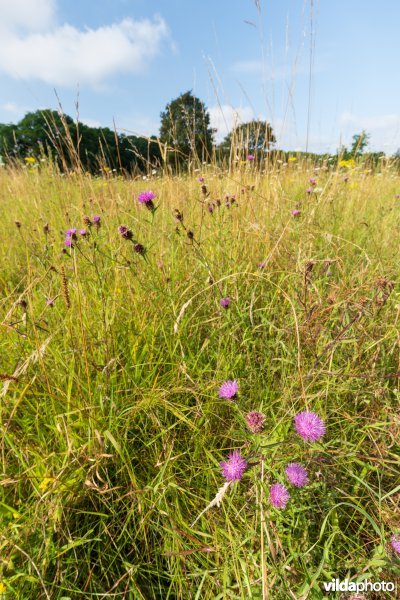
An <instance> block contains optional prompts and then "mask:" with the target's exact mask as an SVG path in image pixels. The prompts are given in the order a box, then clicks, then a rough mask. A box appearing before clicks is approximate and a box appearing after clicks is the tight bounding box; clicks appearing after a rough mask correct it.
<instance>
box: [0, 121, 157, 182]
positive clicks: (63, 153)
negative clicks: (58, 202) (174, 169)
mask: <svg viewBox="0 0 400 600" xmlns="http://www.w3.org/2000/svg"><path fill="white" fill-rule="evenodd" d="M0 155H2V156H3V157H7V156H9V157H14V158H26V157H28V156H33V157H37V158H38V157H43V156H51V157H52V158H53V159H54V160H55V161H56V162H57V164H58V165H59V166H60V168H72V167H74V166H75V165H77V164H78V162H79V164H80V166H81V167H82V168H83V169H84V170H86V171H90V172H95V171H98V170H99V168H100V167H101V166H108V167H109V168H115V169H122V170H124V171H128V172H132V171H134V170H135V169H136V170H146V169H147V168H148V166H150V165H154V166H156V165H158V164H160V162H161V152H160V148H159V145H158V142H157V139H156V138H150V139H147V138H142V137H137V136H130V135H125V134H121V133H119V134H117V133H116V132H115V131H113V130H111V129H109V128H108V127H89V126H88V125H85V124H84V123H80V122H78V123H76V122H75V121H74V120H73V119H72V118H71V117H69V116H68V115H60V114H59V113H58V112H57V111H53V110H49V109H46V110H38V111H36V112H30V113H27V114H26V115H25V116H24V117H23V119H21V120H20V121H19V122H18V123H17V124H16V125H14V124H9V125H1V124H0Z"/></svg>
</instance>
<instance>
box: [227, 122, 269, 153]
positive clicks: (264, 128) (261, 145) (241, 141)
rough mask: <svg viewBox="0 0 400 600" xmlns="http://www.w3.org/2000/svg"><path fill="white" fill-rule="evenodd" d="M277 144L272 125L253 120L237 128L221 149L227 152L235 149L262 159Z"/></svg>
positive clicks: (228, 136)
mask: <svg viewBox="0 0 400 600" xmlns="http://www.w3.org/2000/svg"><path fill="white" fill-rule="evenodd" d="M275 142H276V137H275V134H274V132H273V129H272V127H271V125H270V123H268V122H267V121H257V120H254V119H253V120H252V121H249V122H248V123H242V124H241V125H238V126H237V127H235V128H234V129H233V130H232V131H231V132H230V133H229V134H228V135H227V136H226V137H225V139H224V140H223V142H222V144H221V149H222V150H223V151H225V152H227V151H230V149H231V148H233V149H236V150H237V151H238V152H239V153H240V154H242V155H244V154H252V155H254V156H255V157H259V158H261V157H262V156H263V155H265V153H266V152H267V150H269V148H270V147H271V145H273V144H275Z"/></svg>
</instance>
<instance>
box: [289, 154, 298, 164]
mask: <svg viewBox="0 0 400 600" xmlns="http://www.w3.org/2000/svg"><path fill="white" fill-rule="evenodd" d="M296 161H297V158H296V157H295V156H289V158H288V162H290V163H294V162H296Z"/></svg>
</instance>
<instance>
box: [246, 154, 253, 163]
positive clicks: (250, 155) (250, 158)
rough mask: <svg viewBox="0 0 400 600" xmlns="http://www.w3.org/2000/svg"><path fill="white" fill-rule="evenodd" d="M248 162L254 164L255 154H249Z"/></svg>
mask: <svg viewBox="0 0 400 600" xmlns="http://www.w3.org/2000/svg"><path fill="white" fill-rule="evenodd" d="M247 160H248V161H250V162H252V161H253V160H254V154H248V155H247Z"/></svg>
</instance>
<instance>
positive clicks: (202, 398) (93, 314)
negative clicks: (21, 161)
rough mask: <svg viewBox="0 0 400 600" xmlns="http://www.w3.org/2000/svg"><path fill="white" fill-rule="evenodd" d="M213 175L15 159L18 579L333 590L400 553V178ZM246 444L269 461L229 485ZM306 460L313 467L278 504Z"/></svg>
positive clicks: (4, 477) (46, 586)
mask: <svg viewBox="0 0 400 600" xmlns="http://www.w3.org/2000/svg"><path fill="white" fill-rule="evenodd" d="M202 175H203V176H204V182H201V183H200V182H199V181H198V180H197V177H189V176H188V177H184V176H182V177H175V178H174V177H157V176H155V177H153V179H152V180H151V181H146V182H143V181H141V180H136V181H127V180H122V179H120V178H118V177H113V176H112V175H110V174H109V175H108V176H107V177H99V178H96V177H88V176H79V175H75V176H74V175H71V176H69V177H67V176H65V177H63V176H60V175H58V174H56V173H55V172H54V171H53V170H52V169H51V168H50V167H46V166H43V167H42V168H38V169H37V170H35V169H31V168H29V169H26V170H21V169H2V170H0V203H1V204H0V205H1V215H2V218H1V232H2V244H1V245H0V286H1V301H0V335H1V337H0V349H1V366H0V372H1V375H0V377H1V380H2V381H1V382H0V386H1V387H0V417H1V418H0V428H1V429H0V460H1V467H0V468H1V476H0V524H1V525H0V586H1V587H0V596H1V594H3V595H4V597H5V598H8V597H10V598H11V597H12V598H14V597H15V598H21V599H27V598H51V599H59V600H61V599H62V598H63V599H64V600H66V599H67V598H70V599H75V598H92V597H96V598H132V599H146V600H149V599H153V598H154V599H178V598H179V599H180V598H182V599H186V598H193V599H200V598H201V599H222V598H224V599H225V598H229V599H239V598H246V599H248V598H255V599H258V598H271V599H272V600H280V599H282V600H283V599H287V598H304V599H305V598H312V599H314V598H315V599H320V598H324V597H325V596H324V591H323V587H322V582H323V581H329V580H331V579H332V578H333V577H339V578H341V579H344V578H345V577H348V578H349V579H352V580H353V581H360V580H362V579H363V578H366V577H370V578H371V579H375V580H381V579H386V580H387V581H397V578H398V577H399V576H400V563H399V558H398V555H396V553H395V552H394V550H393V548H392V547H391V545H390V538H391V536H392V535H393V533H398V532H399V530H400V519H399V514H398V510H399V501H400V486H399V434H400V413H399V377H400V364H399V361H400V353H399V330H398V327H399V323H398V320H399V314H400V313H399V311H400V302H399V288H398V277H399V253H400V245H399V243H398V242H399V227H400V206H399V199H397V198H396V194H397V193H398V192H399V190H400V180H399V177H398V175H397V174H396V173H395V172H392V171H391V169H390V167H388V168H386V169H385V170H383V172H382V173H381V174H373V173H365V172H364V171H363V170H362V169H361V168H357V167H356V168H354V169H352V170H351V171H350V173H349V174H348V180H347V181H345V177H344V174H343V173H342V172H341V171H338V172H336V171H335V172H331V171H329V170H321V171H318V172H317V173H315V172H314V170H313V169H311V168H310V167H307V166H306V165H305V166H301V165H298V164H292V165H288V166H287V167H282V168H281V169H280V170H272V171H271V172H270V173H264V174H260V173H258V172H256V171H255V170H253V167H252V165H247V166H246V167H244V168H243V171H242V172H240V171H238V172H237V173H231V174H228V173H221V172H219V171H217V170H216V169H214V168H212V167H210V168H205V172H204V173H203V174H202ZM310 177H315V178H316V184H313V185H315V187H313V188H312V189H313V191H312V192H311V193H307V192H306V189H307V187H309V185H310V184H309V179H310ZM149 189H151V190H152V191H153V192H154V193H155V195H156V198H155V199H154V201H153V202H154V206H153V207H152V208H151V207H150V208H151V210H147V209H146V206H143V204H140V203H139V202H138V201H137V197H138V194H139V193H141V192H143V191H146V190H149ZM225 196H229V197H225ZM232 196H234V198H233V202H232ZM217 200H219V202H217ZM210 207H211V208H210ZM93 215H99V216H100V226H99V227H97V226H96V225H95V224H92V225H91V226H90V224H89V220H88V219H86V220H85V217H89V219H90V221H92V217H93ZM121 225H125V227H127V228H128V229H129V230H130V231H131V232H132V239H129V238H127V237H126V236H123V235H121V232H120V233H119V231H118V228H119V226H121ZM72 227H75V228H78V229H79V228H82V227H86V229H87V231H88V233H87V235H86V236H78V238H79V239H77V240H73V244H72V247H66V246H64V232H65V231H66V230H67V229H69V228H72ZM137 244H139V245H140V246H141V251H138V249H137V248H136V251H135V246H136V245H137ZM227 298H228V299H229V302H228V303H226V302H225V304H227V306H225V305H224V303H223V302H221V300H226V299H227ZM226 380H237V381H238V384H239V392H238V395H237V398H236V399H233V400H229V399H225V398H220V397H219V395H218V390H219V388H220V386H221V385H222V383H223V382H224V381H226ZM303 410H312V411H316V412H317V413H318V414H319V415H320V416H321V417H322V418H323V419H324V421H325V424H326V434H325V436H324V438H323V440H322V441H321V442H318V443H317V444H306V443H304V442H302V440H301V439H300V438H299V436H297V435H296V432H295V429H294V427H293V419H294V416H295V415H296V414H297V413H299V412H300V411H303ZM250 411H259V412H261V413H262V415H263V416H264V418H265V422H264V423H263V425H264V428H263V431H262V432H261V433H259V432H257V433H252V432H251V431H250V430H249V429H248V427H247V425H246V414H247V413H249V412H250ZM233 450H238V451H240V453H241V455H242V456H244V457H245V458H246V460H247V462H248V465H249V466H248V469H246V471H245V473H244V475H243V477H242V479H241V480H240V481H236V482H232V483H231V484H229V485H224V479H223V477H222V473H221V468H220V462H221V461H223V460H226V458H227V456H228V454H229V452H231V451H233ZM294 461H296V462H297V461H300V463H301V464H303V465H306V466H307V471H308V476H309V484H308V485H307V486H305V487H303V488H302V489H298V490H297V489H295V488H290V496H291V497H290V500H289V502H288V503H287V506H286V508H285V509H284V510H278V509H276V508H274V507H273V506H272V505H271V503H270V501H269V494H268V490H269V486H270V485H271V484H273V483H276V482H279V483H284V482H285V475H284V470H285V468H286V467H287V465H288V464H289V463H291V462H294ZM221 490H222V491H221ZM218 491H220V497H219V498H218V497H217V501H216V502H213V500H215V498H216V494H217V493H218ZM210 503H211V504H212V506H210V507H209V508H208V510H204V509H205V508H206V507H207V506H208V505H210ZM379 597H380V598H382V597H384V595H382V594H381V595H380V596H379ZM388 597H392V596H390V595H388Z"/></svg>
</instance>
